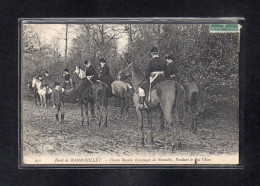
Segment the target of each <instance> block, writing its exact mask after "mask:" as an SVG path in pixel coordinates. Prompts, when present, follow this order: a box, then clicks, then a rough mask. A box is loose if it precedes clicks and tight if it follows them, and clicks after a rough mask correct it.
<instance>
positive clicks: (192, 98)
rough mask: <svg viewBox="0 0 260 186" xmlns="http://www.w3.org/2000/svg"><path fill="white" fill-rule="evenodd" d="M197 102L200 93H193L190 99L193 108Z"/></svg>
mask: <svg viewBox="0 0 260 186" xmlns="http://www.w3.org/2000/svg"><path fill="white" fill-rule="evenodd" d="M197 101H198V92H192V94H191V97H190V105H191V106H194V105H196V103H197Z"/></svg>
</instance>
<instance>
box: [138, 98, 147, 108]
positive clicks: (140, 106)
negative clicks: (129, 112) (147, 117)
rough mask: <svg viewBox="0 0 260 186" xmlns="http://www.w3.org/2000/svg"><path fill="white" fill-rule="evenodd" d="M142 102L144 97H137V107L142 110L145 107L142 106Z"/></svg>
mask: <svg viewBox="0 0 260 186" xmlns="http://www.w3.org/2000/svg"><path fill="white" fill-rule="evenodd" d="M144 100H145V97H144V96H140V97H139V105H138V107H139V108H140V109H144V108H145V106H144Z"/></svg>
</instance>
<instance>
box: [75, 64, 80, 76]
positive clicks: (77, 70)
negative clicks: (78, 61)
mask: <svg viewBox="0 0 260 186" xmlns="http://www.w3.org/2000/svg"><path fill="white" fill-rule="evenodd" d="M79 70H80V68H79V66H78V65H76V69H75V70H74V72H73V73H76V74H79Z"/></svg>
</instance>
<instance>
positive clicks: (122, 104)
mask: <svg viewBox="0 0 260 186" xmlns="http://www.w3.org/2000/svg"><path fill="white" fill-rule="evenodd" d="M119 103H120V115H121V116H123V114H124V98H121V97H119Z"/></svg>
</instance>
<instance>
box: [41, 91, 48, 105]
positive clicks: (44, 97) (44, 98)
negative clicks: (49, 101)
mask: <svg viewBox="0 0 260 186" xmlns="http://www.w3.org/2000/svg"><path fill="white" fill-rule="evenodd" d="M42 97H43V106H45V107H46V106H47V105H46V94H44V95H43V96H42Z"/></svg>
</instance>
